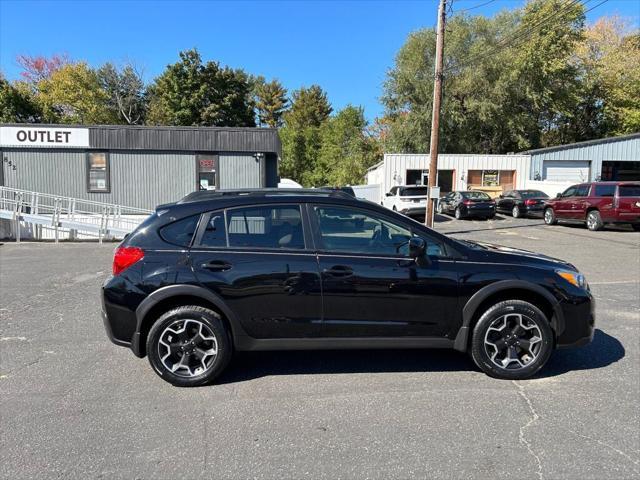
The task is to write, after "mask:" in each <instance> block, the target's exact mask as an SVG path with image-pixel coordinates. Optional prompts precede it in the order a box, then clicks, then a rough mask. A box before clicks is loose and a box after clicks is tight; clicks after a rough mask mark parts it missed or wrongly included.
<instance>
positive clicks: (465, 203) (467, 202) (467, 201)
mask: <svg viewBox="0 0 640 480" xmlns="http://www.w3.org/2000/svg"><path fill="white" fill-rule="evenodd" d="M462 203H463V204H464V205H471V204H472V203H473V202H472V201H471V200H464V201H463V202H462Z"/></svg>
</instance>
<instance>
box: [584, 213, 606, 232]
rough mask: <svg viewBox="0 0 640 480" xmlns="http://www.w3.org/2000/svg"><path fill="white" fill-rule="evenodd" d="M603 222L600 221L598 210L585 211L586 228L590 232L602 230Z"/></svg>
mask: <svg viewBox="0 0 640 480" xmlns="http://www.w3.org/2000/svg"><path fill="white" fill-rule="evenodd" d="M603 226H604V223H602V217H600V212H599V211H597V210H592V211H590V212H589V213H587V228H588V229H589V230H591V231H592V232H597V231H598V230H602V227H603Z"/></svg>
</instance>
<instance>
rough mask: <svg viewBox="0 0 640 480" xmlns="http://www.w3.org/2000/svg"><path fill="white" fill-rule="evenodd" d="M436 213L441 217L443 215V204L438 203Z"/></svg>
mask: <svg viewBox="0 0 640 480" xmlns="http://www.w3.org/2000/svg"><path fill="white" fill-rule="evenodd" d="M436 212H438V214H439V215H442V203H440V202H438V206H437V207H436Z"/></svg>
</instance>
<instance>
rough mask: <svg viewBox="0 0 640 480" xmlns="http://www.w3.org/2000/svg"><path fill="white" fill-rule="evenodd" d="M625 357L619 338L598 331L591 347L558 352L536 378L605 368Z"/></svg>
mask: <svg viewBox="0 0 640 480" xmlns="http://www.w3.org/2000/svg"><path fill="white" fill-rule="evenodd" d="M624 355H625V349H624V346H623V345H622V343H620V341H619V340H618V339H617V338H615V337H612V336H611V335H609V334H607V333H605V332H603V331H602V330H600V329H596V331H595V334H594V336H593V341H592V342H591V343H590V344H589V345H586V346H584V347H581V348H569V349H566V350H556V351H555V352H554V354H553V355H552V356H551V358H550V359H549V363H547V365H546V366H545V367H544V368H543V369H542V371H540V373H539V374H538V375H536V377H535V378H544V377H554V376H556V375H562V374H564V373H567V372H571V371H574V370H593V369H596V368H604V367H607V366H609V365H611V364H612V363H616V362H617V361H618V360H621V359H622V358H623V357H624Z"/></svg>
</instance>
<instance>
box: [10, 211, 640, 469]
mask: <svg viewBox="0 0 640 480" xmlns="http://www.w3.org/2000/svg"><path fill="white" fill-rule="evenodd" d="M438 220H439V221H438V222H437V224H436V228H437V230H439V231H441V232H449V233H450V234H451V235H453V236H455V237H458V238H466V239H474V240H481V241H487V242H492V243H499V244H502V245H508V246H512V247H517V248H525V249H528V250H535V251H539V252H542V253H545V254H548V255H551V256H556V257H560V258H563V259H566V260H569V261H571V262H572V263H574V264H575V265H576V266H577V267H578V268H580V269H581V270H582V271H583V272H584V273H585V275H586V276H587V279H588V281H589V282H590V285H591V288H592V290H593V291H594V293H595V297H596V300H597V328H598V330H597V331H596V335H595V338H594V341H593V343H592V344H590V345H588V346H586V347H583V348H581V349H577V350H562V351H557V352H556V353H555V354H554V355H553V357H552V359H551V360H550V363H549V364H548V365H547V367H546V368H545V369H544V370H543V371H542V372H541V373H540V374H539V375H538V376H537V377H536V378H534V379H532V380H527V381H519V382H510V381H500V380H494V379H491V378H489V377H487V376H485V375H484V374H482V373H480V372H479V371H478V370H477V369H476V368H475V367H474V366H473V365H472V363H471V361H470V360H469V359H468V358H467V357H466V356H465V355H463V354H459V353H456V352H452V351H434V350H429V351H424V350H409V351H399V350H387V351H379V350H371V351H347V352H331V351H324V352H264V353H250V354H249V353H245V354H238V355H237V356H236V358H234V361H233V362H232V364H231V366H230V368H229V369H228V371H227V372H226V373H225V374H223V376H222V377H221V378H220V381H219V383H218V384H217V385H213V386H207V387H202V388H196V389H179V388H175V387H172V386H170V385H168V384H166V383H164V382H163V381H162V380H160V379H159V378H158V377H157V376H156V375H155V374H154V373H153V372H152V371H151V369H150V367H149V364H148V362H147V361H146V359H144V360H140V359H137V358H135V357H134V356H133V354H132V353H131V352H130V351H129V350H127V349H125V348H120V347H117V346H115V345H112V344H111V343H110V342H109V341H108V340H107V338H106V335H105V333H104V328H103V326H102V322H101V319H100V315H99V312H100V304H99V297H98V294H99V287H100V285H101V283H102V281H103V280H104V278H106V277H107V275H108V274H109V270H110V268H111V257H112V252H113V248H114V245H113V244H104V245H97V244H88V243H85V244H71V243H61V244H59V245H54V244H35V243H22V244H20V245H16V244H4V245H2V246H0V476H1V477H2V478H34V477H38V478H52V477H56V478H57V477H61V478H150V479H151V478H175V477H181V478H247V477H256V478H275V477H285V478H293V477H295V478H334V477H342V478H360V477H373V478H407V477H427V478H465V479H468V478H474V479H475V478H478V479H484V478H529V479H541V480H544V479H561V478H581V479H631V478H640V411H639V410H640V402H639V400H638V399H639V397H640V395H639V394H640V335H639V330H640V283H639V282H640V233H635V232H632V231H630V230H625V229H616V230H610V231H603V232H589V231H587V230H586V229H584V228H580V227H568V226H554V227H547V226H544V225H542V222H541V221H540V220H535V219H531V220H526V219H518V220H514V219H511V218H505V217H502V216H499V217H498V218H497V219H496V220H493V221H455V220H452V219H448V218H439V219H438Z"/></svg>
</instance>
